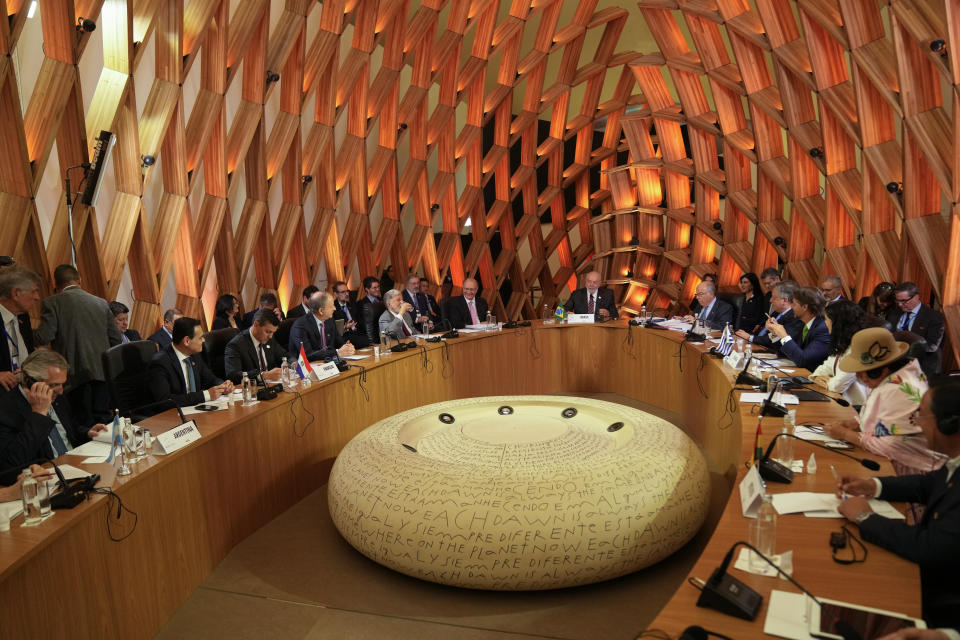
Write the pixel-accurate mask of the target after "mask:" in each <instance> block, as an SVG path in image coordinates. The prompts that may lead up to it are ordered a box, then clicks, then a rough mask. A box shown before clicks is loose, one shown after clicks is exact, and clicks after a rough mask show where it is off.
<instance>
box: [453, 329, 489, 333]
mask: <svg viewBox="0 0 960 640" xmlns="http://www.w3.org/2000/svg"><path fill="white" fill-rule="evenodd" d="M457 331H458V332H460V333H483V332H484V331H486V329H470V328H464V329H457Z"/></svg>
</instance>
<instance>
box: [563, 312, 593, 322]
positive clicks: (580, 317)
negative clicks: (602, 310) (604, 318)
mask: <svg viewBox="0 0 960 640" xmlns="http://www.w3.org/2000/svg"><path fill="white" fill-rule="evenodd" d="M595 320H596V318H594V315H593V314H592V313H571V314H569V315H568V316H567V324H593V323H594V322H595Z"/></svg>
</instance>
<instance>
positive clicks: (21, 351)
mask: <svg viewBox="0 0 960 640" xmlns="http://www.w3.org/2000/svg"><path fill="white" fill-rule="evenodd" d="M0 321H2V322H3V329H4V331H6V332H7V334H9V336H10V337H9V338H8V337H7V336H6V335H2V336H0V337H2V339H3V340H6V341H7V347H8V348H9V350H10V362H11V364H16V365H17V369H19V368H20V364H21V363H22V362H23V361H24V360H25V359H26V357H27V355H28V354H27V345H26V343H24V341H23V336H22V335H20V323H19V322H18V321H17V316H16V315H15V314H14V313H13V312H12V311H10V310H9V309H7V308H6V307H5V306H3V305H2V304H0ZM0 333H2V332H0ZM13 342H16V344H13ZM10 369H11V371H12V370H13V367H10Z"/></svg>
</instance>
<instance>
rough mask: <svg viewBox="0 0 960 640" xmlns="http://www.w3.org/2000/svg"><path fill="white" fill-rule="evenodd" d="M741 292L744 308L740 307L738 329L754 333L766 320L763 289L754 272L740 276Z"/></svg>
mask: <svg viewBox="0 0 960 640" xmlns="http://www.w3.org/2000/svg"><path fill="white" fill-rule="evenodd" d="M739 284H740V291H741V292H743V306H742V307H740V318H738V319H737V326H736V328H737V329H743V330H744V331H746V332H747V333H750V334H752V333H754V332H755V331H756V330H757V328H758V327H759V326H760V323H761V321H762V320H764V317H763V313H764V311H766V304H765V302H764V298H763V289H761V288H760V278H758V277H757V274H755V273H753V272H749V273H745V274H743V275H742V276H740V283H739Z"/></svg>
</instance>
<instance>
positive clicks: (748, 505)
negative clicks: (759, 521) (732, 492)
mask: <svg viewBox="0 0 960 640" xmlns="http://www.w3.org/2000/svg"><path fill="white" fill-rule="evenodd" d="M764 494H765V491H764V489H763V480H761V479H760V470H759V468H758V466H757V465H755V464H754V465H751V466H750V471H748V472H747V475H745V476H744V477H743V480H741V481H740V508H741V509H743V517H744V518H756V517H757V511H759V510H760V505H761V504H762V503H763V496H764Z"/></svg>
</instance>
